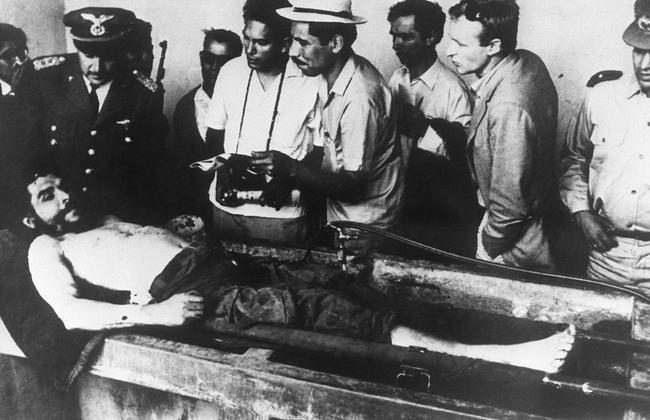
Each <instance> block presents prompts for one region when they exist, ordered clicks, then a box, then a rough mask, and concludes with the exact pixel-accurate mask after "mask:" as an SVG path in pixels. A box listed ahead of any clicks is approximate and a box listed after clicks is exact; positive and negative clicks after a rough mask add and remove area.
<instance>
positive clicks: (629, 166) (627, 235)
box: [560, 0, 650, 287]
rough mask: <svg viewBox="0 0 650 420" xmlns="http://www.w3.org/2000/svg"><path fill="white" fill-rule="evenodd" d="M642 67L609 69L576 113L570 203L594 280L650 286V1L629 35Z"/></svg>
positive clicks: (567, 186)
mask: <svg viewBox="0 0 650 420" xmlns="http://www.w3.org/2000/svg"><path fill="white" fill-rule="evenodd" d="M623 41H624V42H625V43H626V44H627V45H628V46H630V47H631V51H630V52H631V55H632V65H633V66H632V67H633V69H634V73H630V74H626V75H623V74H621V73H620V72H613V71H606V72H602V73H599V74H597V75H595V76H594V77H593V78H592V79H591V80H590V81H589V83H588V84H587V86H593V89H592V90H591V91H589V93H588V94H587V95H586V97H585V98H584V100H583V102H582V105H581V107H580V110H579V111H578V112H577V114H576V115H575V116H574V118H573V119H572V122H571V125H570V126H569V130H568V135H567V144H566V147H565V150H564V155H563V159H562V177H561V179H560V181H561V194H562V199H563V201H564V204H565V205H566V207H567V208H568V209H569V211H570V212H571V214H572V217H573V220H574V222H575V223H576V225H577V226H578V228H579V231H580V233H581V234H582V235H583V237H584V239H585V241H586V243H587V244H588V245H589V247H590V250H589V264H588V267H587V274H588V275H589V277H591V278H595V279H600V280H610V281H615V282H619V283H624V284H635V285H639V286H643V287H650V167H649V166H648V163H647V159H648V157H649V156H650V143H648V137H649V136H650V119H649V118H648V115H649V113H650V0H637V1H636V2H635V5H634V21H633V22H632V23H631V24H630V25H629V26H628V27H627V29H626V30H625V32H624V33H623Z"/></svg>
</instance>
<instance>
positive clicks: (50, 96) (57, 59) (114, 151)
mask: <svg viewBox="0 0 650 420" xmlns="http://www.w3.org/2000/svg"><path fill="white" fill-rule="evenodd" d="M33 64H34V72H33V75H32V77H30V78H29V82H28V83H29V86H26V87H25V91H26V95H27V97H28V100H29V103H30V107H32V108H33V112H34V113H35V115H37V116H38V118H39V123H40V128H41V133H40V139H39V141H40V149H41V152H42V154H44V156H45V157H46V158H47V159H48V161H50V162H54V163H56V166H57V169H58V171H59V173H60V174H61V175H62V177H63V179H64V180H65V181H66V182H67V183H69V184H70V185H71V187H73V188H75V190H77V191H79V192H80V193H81V194H82V195H84V197H85V198H86V197H87V198H88V202H90V203H92V204H93V205H95V206H98V210H99V211H101V212H103V213H113V214H116V215H118V216H120V217H122V218H124V219H126V220H130V221H136V222H146V223H154V222H157V221H160V219H159V218H158V216H160V215H161V213H164V209H162V208H159V206H157V202H158V200H159V198H160V196H161V195H160V181H159V180H160V176H161V175H162V174H163V172H164V171H165V170H164V167H163V165H162V163H163V152H164V149H163V144H164V139H165V136H166V134H167V132H168V124H167V121H166V119H165V116H164V115H163V114H162V112H161V109H160V105H159V102H158V98H157V97H156V95H155V93H154V91H153V90H152V87H151V86H145V85H144V84H143V83H141V82H140V81H138V80H137V79H136V78H135V77H133V75H130V74H125V75H124V76H123V77H117V78H116V79H115V80H113V83H112V85H111V87H110V90H109V92H108V95H107V96H106V99H105V101H104V103H103V105H102V108H101V110H100V111H99V115H98V116H97V118H96V119H95V118H93V117H92V113H91V103H90V95H89V93H88V90H87V88H86V85H85V83H84V79H83V75H82V73H81V69H80V67H79V60H78V57H77V55H76V54H66V55H61V56H51V57H44V58H40V59H35V60H34V62H33ZM156 219H158V220H156Z"/></svg>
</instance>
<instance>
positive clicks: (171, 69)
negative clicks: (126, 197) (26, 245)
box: [0, 0, 633, 134]
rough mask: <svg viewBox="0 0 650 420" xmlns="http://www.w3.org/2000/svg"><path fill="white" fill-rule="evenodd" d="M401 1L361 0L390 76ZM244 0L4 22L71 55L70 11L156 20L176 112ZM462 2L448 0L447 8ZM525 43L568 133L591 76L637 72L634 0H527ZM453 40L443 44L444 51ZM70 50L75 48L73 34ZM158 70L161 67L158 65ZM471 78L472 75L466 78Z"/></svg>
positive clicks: (23, 16)
mask: <svg viewBox="0 0 650 420" xmlns="http://www.w3.org/2000/svg"><path fill="white" fill-rule="evenodd" d="M323 1H326V0H323ZM394 2H395V1H394V0H354V1H353V8H354V12H355V13H356V14H360V15H363V16H365V17H367V18H368V23H367V24H365V25H361V26H360V27H359V39H358V41H357V43H356V44H355V49H356V51H357V52H358V53H359V54H361V55H364V56H366V57H367V58H368V59H370V60H371V61H372V62H373V63H375V65H376V66H377V67H378V68H379V69H380V70H381V72H382V73H383V74H384V75H385V76H386V77H388V76H389V75H390V73H391V72H392V71H393V70H394V69H395V68H396V67H397V66H398V64H399V63H398V61H397V59H396V58H395V56H394V54H393V51H392V49H391V39H390V37H389V35H388V29H389V28H388V23H387V22H386V14H387V11H388V8H389V7H390V6H391V5H392V4H393V3H394ZM243 3H244V0H155V1H154V0H106V1H103V2H98V1H96V0H54V1H50V0H48V1H42V0H21V1H20V2H19V1H16V0H13V1H8V0H0V5H2V6H3V11H4V12H5V14H4V20H5V21H7V22H9V23H14V24H16V25H18V26H22V27H23V28H24V29H25V30H26V32H27V33H28V36H29V38H30V49H31V52H32V55H33V56H36V55H41V54H53V53H59V52H64V50H65V48H66V47H64V41H63V39H64V35H63V34H64V32H63V31H64V28H63V25H62V24H61V23H60V22H61V18H62V16H63V9H64V8H63V6H65V10H66V11H68V10H74V9H76V8H80V7H84V6H88V5H99V4H101V5H105V6H118V7H124V8H127V9H131V10H133V11H134V12H135V13H136V14H137V15H138V16H139V17H141V18H143V19H145V20H148V21H150V22H151V23H152V24H153V41H154V45H155V46H156V49H155V53H156V55H158V54H159V51H160V49H159V48H158V47H157V45H158V43H159V42H160V41H161V40H167V41H168V42H169V49H168V52H167V61H166V63H165V67H166V69H167V73H166V77H165V80H164V83H165V88H166V95H165V112H166V113H167V115H168V116H171V113H172V112H173V108H174V106H175V104H176V102H177V101H178V99H180V97H181V96H182V95H183V94H184V93H185V92H187V91H188V90H190V89H191V88H192V87H194V86H196V85H197V84H198V83H200V78H201V76H200V69H199V60H198V51H199V49H200V48H201V41H202V35H203V34H202V32H201V29H203V28H209V27H215V28H226V29H230V30H233V31H235V32H236V33H241V29H242V20H241V7H242V5H243ZM454 3H456V0H440V1H439V4H440V5H441V6H442V8H443V9H444V10H445V11H447V10H448V9H449V7H450V6H452V5H453V4H454ZM519 4H520V7H521V20H520V26H519V47H521V48H526V49H530V50H532V51H534V52H536V53H537V54H538V55H540V56H541V57H542V59H543V60H544V61H545V62H546V64H547V66H548V68H549V71H550V73H551V75H552V77H553V80H554V81H555V84H556V86H557V89H558V93H559V96H560V121H559V132H560V133H561V134H562V133H563V131H564V128H565V127H566V124H567V122H568V118H569V116H570V115H571V113H572V111H573V110H572V108H573V105H574V104H575V103H576V102H578V101H579V99H580V98H581V97H582V95H583V94H584V91H585V87H584V85H585V83H586V81H587V79H588V78H589V77H590V76H591V75H592V74H594V73H595V72H597V71H599V70H605V69H620V70H624V71H629V70H630V69H631V49H630V48H629V47H628V46H626V45H625V44H624V43H623V42H622V40H621V34H622V32H623V30H624V29H625V27H626V26H627V25H628V24H629V23H630V22H631V21H632V16H633V0H519ZM447 44H448V40H447V38H446V37H445V39H443V41H442V43H441V44H440V45H439V46H438V51H439V53H440V55H441V56H442V55H444V52H445V50H446V47H447ZM67 49H68V50H70V51H72V50H73V47H72V45H71V43H70V41H69V38H68V44H67ZM154 71H155V68H154ZM466 80H467V81H468V82H471V81H473V78H472V77H468V78H466Z"/></svg>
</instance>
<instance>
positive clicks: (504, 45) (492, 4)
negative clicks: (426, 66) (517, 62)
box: [449, 0, 519, 54]
mask: <svg viewBox="0 0 650 420" xmlns="http://www.w3.org/2000/svg"><path fill="white" fill-rule="evenodd" d="M449 15H450V16H451V18H452V19H454V20H455V19H458V18H459V17H461V16H465V18H467V20H471V21H479V22H481V24H483V31H482V32H481V35H480V36H479V41H480V44H481V45H482V46H486V45H488V44H489V43H490V41H491V40H493V39H500V40H501V51H502V52H503V53H504V54H510V53H511V52H513V51H514V50H515V48H516V47H517V27H518V25H519V5H517V3H516V2H515V0H462V1H461V2H460V3H458V4H456V5H454V6H452V7H451V8H450V9H449Z"/></svg>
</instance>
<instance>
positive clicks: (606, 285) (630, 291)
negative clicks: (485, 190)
mask: <svg viewBox="0 0 650 420" xmlns="http://www.w3.org/2000/svg"><path fill="white" fill-rule="evenodd" d="M328 226H331V227H333V228H334V229H337V230H339V229H342V228H351V229H357V230H361V231H365V232H370V233H375V234H377V235H381V236H384V237H386V238H390V239H393V240H395V241H398V242H402V243H404V244H407V245H410V246H413V247H416V248H419V249H422V250H425V251H427V252H430V253H432V254H434V255H438V256H442V257H445V258H449V259H452V260H455V261H460V262H463V263H469V264H472V265H476V266H482V267H488V268H492V269H495V270H498V271H501V272H505V273H513V274H525V275H533V276H538V277H542V279H540V280H542V282H543V283H547V284H555V282H554V281H550V279H553V280H562V281H572V282H576V283H580V284H583V285H587V286H588V287H589V288H593V286H597V287H599V288H602V289H609V290H615V291H617V292H622V293H625V294H627V295H630V296H633V297H636V298H638V299H641V300H643V301H644V302H645V303H647V304H650V296H648V295H646V294H645V293H643V292H642V291H640V290H638V289H636V288H631V287H629V286H625V285H622V284H618V283H614V282H610V281H606V280H595V279H587V278H582V277H573V276H565V275H562V274H556V273H550V272H546V271H534V270H528V269H525V268H519V267H512V266H507V265H503V264H498V263H494V262H491V261H483V260H478V259H476V258H470V257H465V256H462V255H458V254H454V253H453V252H448V251H443V250H441V249H438V248H434V247H432V246H429V245H425V244H422V243H420V242H416V241H414V240H411V239H408V238H405V237H403V236H400V235H397V234H394V233H391V232H387V231H385V230H383V229H379V228H376V227H374V226H370V225H367V224H365V223H358V222H350V221H345V220H339V221H335V222H330V223H328ZM544 278H545V279H544ZM523 281H525V280H523Z"/></svg>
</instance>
